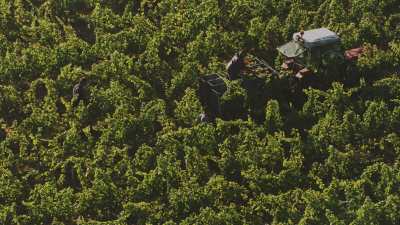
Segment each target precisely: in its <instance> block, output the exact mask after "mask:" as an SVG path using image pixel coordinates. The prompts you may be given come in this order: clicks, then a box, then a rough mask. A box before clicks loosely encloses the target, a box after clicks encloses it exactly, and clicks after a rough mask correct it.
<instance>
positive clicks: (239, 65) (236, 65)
mask: <svg viewBox="0 0 400 225" xmlns="http://www.w3.org/2000/svg"><path fill="white" fill-rule="evenodd" d="M245 55H246V54H245V52H244V51H240V52H239V53H235V55H234V56H233V57H232V59H231V61H229V63H228V64H227V65H226V69H227V70H228V78H229V80H236V79H238V78H239V75H240V71H241V70H242V69H244V67H245V64H244V57H245Z"/></svg>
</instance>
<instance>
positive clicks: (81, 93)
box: [72, 77, 88, 107]
mask: <svg viewBox="0 0 400 225" xmlns="http://www.w3.org/2000/svg"><path fill="white" fill-rule="evenodd" d="M87 82H88V80H87V78H86V77H83V78H81V79H80V80H79V83H77V84H75V86H74V88H73V90H72V99H73V103H72V106H73V107H75V106H77V105H78V104H79V102H80V101H81V100H82V99H84V97H85V85H86V84H87ZM74 100H75V101H74Z"/></svg>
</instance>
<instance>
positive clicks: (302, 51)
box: [198, 28, 363, 122]
mask: <svg viewBox="0 0 400 225" xmlns="http://www.w3.org/2000/svg"><path fill="white" fill-rule="evenodd" d="M277 50H278V52H279V53H280V54H282V55H283V56H284V62H283V64H282V66H281V69H282V72H283V71H286V72H288V73H289V77H287V76H286V75H284V74H281V73H279V72H278V71H277V70H275V69H274V68H273V67H272V66H270V65H269V64H268V63H267V62H266V61H265V60H263V59H261V58H258V57H256V56H254V55H251V54H247V53H246V52H245V51H240V52H239V53H237V54H235V55H234V56H233V57H232V59H231V60H230V61H229V63H228V64H227V66H226V69H227V75H224V74H211V75H206V76H202V77H200V86H199V90H198V95H199V98H200V102H201V104H202V105H203V108H204V111H205V112H204V113H203V114H202V115H201V116H200V121H202V122H210V121H213V120H214V119H215V118H216V117H219V116H220V115H221V106H220V103H219V99H220V97H221V96H223V94H224V93H225V91H226V90H227V84H226V78H225V77H227V78H228V79H229V80H237V79H247V78H249V77H256V78H257V79H266V78H272V79H285V78H287V79H288V80H289V81H290V82H288V84H289V83H291V84H293V83H294V84H295V83H298V84H300V85H296V84H295V85H289V86H293V87H294V86H296V87H297V88H300V89H301V88H304V87H305V86H311V82H309V81H310V80H314V79H315V77H318V74H321V73H323V72H325V70H327V69H329V68H332V66H333V67H336V68H338V67H345V64H346V62H351V61H355V60H356V59H357V58H358V57H359V55H360V54H361V53H362V52H363V48H362V47H360V48H354V49H350V50H347V51H343V50H342V46H341V41H340V37H339V36H338V35H337V34H336V33H335V32H332V31H330V30H328V29H326V28H319V29H314V30H308V31H300V32H298V33H295V34H293V40H291V41H290V42H288V43H286V44H284V45H282V46H279V47H278V48H277ZM329 66H331V67H329ZM286 74H287V73H286ZM293 87H289V89H292V90H288V92H294V90H293ZM245 88H253V87H249V86H248V87H245ZM282 88H283V87H282Z"/></svg>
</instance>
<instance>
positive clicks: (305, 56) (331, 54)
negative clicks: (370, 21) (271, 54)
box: [277, 28, 363, 79]
mask: <svg viewBox="0 0 400 225" xmlns="http://www.w3.org/2000/svg"><path fill="white" fill-rule="evenodd" d="M277 50H278V52H279V53H281V54H282V55H283V56H284V57H285V61H284V62H283V64H282V66H281V67H282V69H284V70H288V71H291V72H292V73H293V74H294V76H295V77H296V78H298V79H304V78H307V77H309V76H311V75H313V74H316V73H320V72H328V71H329V69H332V68H338V67H340V66H341V65H343V64H344V63H345V62H346V61H354V60H356V59H357V58H358V56H359V55H360V54H361V53H362V52H363V48H362V47H360V48H354V49H350V50H347V51H345V52H344V53H343V51H342V47H341V41H340V38H339V36H338V35H337V34H336V33H335V32H333V31H330V30H328V29H327V28H319V29H314V30H308V31H300V32H298V33H295V34H293V40H292V41H290V42H288V43H286V44H284V45H282V46H280V47H278V48H277Z"/></svg>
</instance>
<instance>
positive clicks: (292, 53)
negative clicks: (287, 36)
mask: <svg viewBox="0 0 400 225" xmlns="http://www.w3.org/2000/svg"><path fill="white" fill-rule="evenodd" d="M277 49H278V51H279V52H280V53H282V54H283V55H284V56H286V57H288V58H294V57H297V56H299V55H301V54H302V53H303V52H305V51H306V49H305V48H304V47H303V46H302V45H300V44H299V43H298V42H295V41H291V42H288V43H286V44H284V45H282V46H280V47H278V48H277Z"/></svg>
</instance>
